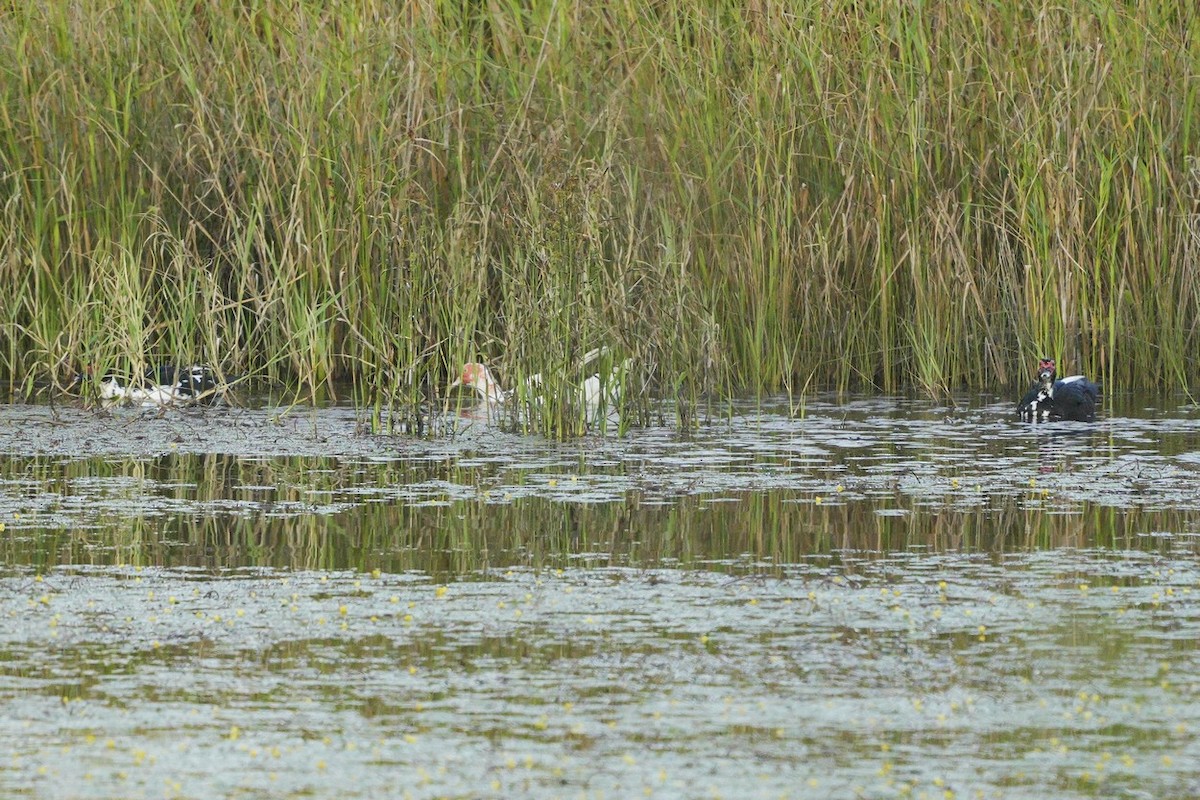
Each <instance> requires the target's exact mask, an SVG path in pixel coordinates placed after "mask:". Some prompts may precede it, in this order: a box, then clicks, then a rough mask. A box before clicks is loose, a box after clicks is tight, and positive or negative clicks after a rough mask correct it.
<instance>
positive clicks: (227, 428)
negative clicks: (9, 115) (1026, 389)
mask: <svg viewBox="0 0 1200 800" xmlns="http://www.w3.org/2000/svg"><path fill="white" fill-rule="evenodd" d="M1011 410H1012V404H1011V402H1009V400H1008V399H1007V398H1004V399H998V398H964V399H963V400H962V402H961V403H960V404H959V405H957V406H950V405H946V406H934V405H932V404H930V403H929V402H928V401H924V400H903V399H874V398H873V399H854V400H849V401H846V400H836V399H833V398H829V399H824V400H817V401H810V402H808V403H807V404H806V406H805V408H804V409H803V414H802V415H793V414H791V413H789V409H788V408H787V406H786V404H782V403H780V404H765V405H761V406H760V405H747V406H745V407H741V408H738V409H736V410H735V413H733V414H732V415H730V416H727V417H723V418H721V419H719V420H715V421H712V422H710V423H708V424H704V425H701V426H699V427H698V428H697V429H696V430H694V431H692V432H690V433H689V434H687V435H680V434H679V433H678V432H677V431H674V430H672V429H670V428H667V427H663V428H657V429H649V430H635V431H632V432H630V433H629V434H628V435H626V436H621V437H618V436H593V437H588V438H586V439H583V440H579V441H574V442H568V443H552V442H547V441H545V440H542V439H539V438H537V437H532V436H523V435H518V434H513V433H506V432H504V431H501V430H499V429H497V428H496V427H495V426H492V425H490V424H487V423H486V422H484V421H480V420H477V419H467V418H458V417H454V418H453V419H452V420H451V423H450V425H449V429H448V430H447V431H445V432H444V435H439V436H436V437H433V438H429V439H418V438H412V437H407V436H380V435H372V434H369V433H364V432H363V430H362V425H361V424H360V423H361V420H360V419H358V418H357V417H356V414H355V412H354V411H353V410H352V409H345V408H324V409H315V410H314V409H305V408H290V409H284V408H275V407H270V408H265V409H232V408H230V409H207V410H203V411H198V410H174V411H168V412H165V413H162V414H156V413H151V412H141V411H137V410H128V409H119V410H114V411H112V412H95V411H86V410H82V409H76V408H57V409H52V408H49V407H47V406H0V524H2V525H3V530H2V531H0V708H2V709H3V712H0V797H5V798H7V797H39V798H40V797H45V798H138V797H147V798H151V797H153V798H163V797H167V798H176V797H178V798H193V797H194V798H207V797H255V798H291V797H321V798H360V797H361V798H381V797H413V798H436V797H453V798H511V797H531V798H557V797H563V798H568V797H569V798H593V797H595V798H601V797H603V798H625V797H635V796H636V797H684V798H693V797H694V798H700V797H704V798H709V797H726V798H741V797H749V798H759V797H761V798H779V797H793V798H809V797H813V798H824V797H828V798H853V797H866V798H892V797H896V798H938V799H939V800H949V799H950V798H975V797H979V798H1046V797H1056V798H1075V797H1139V798H1140V797H1156V798H1158V797H1195V796H1200V767H1198V766H1197V765H1200V740H1198V739H1197V735H1196V734H1197V731H1198V730H1200V697H1198V695H1200V655H1198V652H1200V651H1198V648H1197V637H1198V636H1200V558H1198V554H1197V551H1198V549H1200V538H1198V537H1200V408H1198V407H1197V406H1195V405H1192V404H1190V403H1188V402H1187V401H1184V400H1178V401H1162V400H1156V401H1154V402H1134V401H1132V400H1128V399H1126V400H1123V401H1118V404H1117V405H1116V406H1115V407H1114V408H1112V409H1109V410H1108V412H1107V414H1106V416H1105V418H1104V419H1103V420H1102V421H1100V422H1098V423H1095V424H1092V425H1082V424H1074V423H1060V424H1050V425H1041V426H1031V425H1025V424H1021V423H1018V422H1016V421H1015V420H1013V419H1012V418H1011V415H1010V412H1011Z"/></svg>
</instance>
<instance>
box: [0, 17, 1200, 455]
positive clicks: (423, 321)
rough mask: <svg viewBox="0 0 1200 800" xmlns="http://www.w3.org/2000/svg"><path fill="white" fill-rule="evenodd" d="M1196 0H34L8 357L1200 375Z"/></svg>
mask: <svg viewBox="0 0 1200 800" xmlns="http://www.w3.org/2000/svg"><path fill="white" fill-rule="evenodd" d="M1181 8H1182V5H1181V4H1179V3H1177V2H1173V0H1156V2H1152V3H1149V4H1148V6H1147V7H1146V8H1145V9H1143V8H1141V6H1139V7H1138V9H1136V10H1133V9H1128V8H1125V7H1124V6H1122V5H1121V4H1117V3H1111V2H1110V3H1103V4H1101V7H1100V9H1099V10H1098V11H1097V10H1093V9H1090V8H1089V9H1087V10H1086V13H1083V12H1080V10H1079V9H1077V8H1075V7H1074V6H1072V5H1070V4H1067V5H1063V6H1055V7H1053V8H1051V9H1049V10H1046V11H1045V12H1044V13H1042V12H1039V13H1037V14H1030V13H1029V12H1028V10H1027V9H1025V8H1023V7H1021V6H1018V5H1008V4H1006V5H1001V6H997V5H996V4H995V3H989V2H979V0H971V2H968V3H967V4H966V5H965V6H964V7H963V8H962V13H956V14H943V13H941V12H940V11H939V10H938V9H937V8H927V7H925V6H923V5H918V6H912V5H911V4H873V5H868V6H864V5H863V4H860V3H834V4H832V5H826V6H819V7H818V6H816V5H812V4H810V5H803V4H802V5H801V6H800V7H797V8H796V9H791V10H788V11H787V12H784V11H781V10H772V9H760V8H758V7H757V6H755V7H753V8H750V9H747V8H746V7H745V4H743V3H731V2H722V3H716V4H705V3H697V2H678V3H674V4H667V5H665V6H664V5H663V4H662V3H660V2H650V1H649V0H634V2H632V3H630V4H627V5H626V6H625V10H624V11H622V12H621V13H620V14H619V15H617V16H614V15H613V14H612V13H611V11H610V9H608V8H607V7H602V6H595V7H592V6H589V5H587V4H581V3H574V4H572V3H565V4H564V3H557V4H540V3H532V4H483V5H481V4H478V3H466V4H440V5H439V4H425V5H421V4H418V5H415V6H412V7H411V8H407V9H405V10H404V11H400V12H397V13H395V14H392V15H386V14H379V15H376V14H375V13H374V12H373V11H372V12H368V11H367V10H366V8H365V7H364V6H362V5H360V4H339V5H338V6H336V7H334V8H328V7H326V6H325V5H312V4H304V3H295V4H291V5H286V4H273V5H270V6H262V7H260V6H259V5H252V6H250V7H246V6H245V4H240V5H237V4H235V5H225V4H208V5H201V6H196V5H195V4H166V5H164V6H163V7H161V8H159V7H156V8H155V9H154V11H153V13H140V12H141V11H144V10H145V9H140V10H139V9H133V8H132V7H131V8H128V9H125V10H123V11H122V12H120V13H107V10H103V11H102V10H97V9H91V8H84V9H78V8H74V7H71V6H65V5H63V4H55V3H49V4H23V5H21V6H20V7H19V8H16V9H15V10H14V12H13V13H11V14H6V15H5V16H4V17H3V19H2V20H0V49H2V51H3V52H4V53H5V55H7V56H8V58H7V59H6V63H13V64H20V65H21V69H20V70H17V71H15V72H14V73H13V74H12V75H11V76H9V77H10V78H11V80H9V81H7V82H6V87H7V92H6V94H5V96H4V99H3V103H4V112H5V113H4V118H5V120H6V125H5V127H4V134H3V136H4V138H3V147H2V149H3V152H4V161H5V167H6V169H5V171H4V172H3V175H4V178H3V181H4V195H3V196H4V197H6V198H9V199H10V202H6V203H4V204H3V205H2V206H0V240H2V241H3V242H4V243H5V252H6V253H8V254H9V257H8V258H6V259H4V260H3V261H2V262H0V281H2V282H3V285H5V286H6V287H8V291H7V292H5V293H4V294H3V296H0V326H3V328H4V329H5V330H6V331H8V332H9V334H10V335H9V337H8V338H7V340H6V341H7V347H4V348H2V349H0V379H3V380H5V381H7V382H9V383H12V382H17V383H20V384H22V385H23V386H24V387H25V388H29V385H30V384H31V382H32V379H33V378H34V377H37V378H45V377H49V378H52V379H53V380H55V381H56V382H57V383H58V384H60V385H61V384H64V383H66V382H67V380H68V379H69V378H70V377H71V376H72V375H73V374H74V371H75V369H76V368H77V367H78V366H79V365H80V364H81V363H94V364H95V365H97V367H98V368H99V369H100V370H103V369H105V368H108V367H114V366H127V365H134V366H136V365H138V364H141V363H142V362H143V361H145V360H146V359H149V358H151V357H153V356H156V355H162V354H170V355H172V356H175V357H178V358H180V359H182V360H184V361H185V362H190V361H193V360H195V361H205V362H208V363H211V364H213V365H214V366H216V367H218V368H220V369H222V370H224V371H226V372H227V373H228V374H238V375H249V376H252V377H255V378H265V379H269V380H273V381H279V382H281V383H282V384H284V385H286V386H288V387H289V388H290V389H291V390H292V392H294V393H295V394H296V395H297V396H311V395H313V394H318V393H320V392H327V391H332V390H333V388H334V387H335V386H336V384H335V383H334V379H336V378H350V379H352V380H353V381H354V387H355V388H354V389H353V390H352V391H353V395H354V398H355V400H356V402H358V403H359V404H360V405H362V406H364V407H369V408H372V409H373V410H374V411H375V412H377V413H376V414H375V415H374V418H375V419H383V418H384V416H385V414H384V412H385V411H387V410H390V409H394V408H409V407H411V406H413V405H414V404H415V403H416V402H417V401H420V400H428V399H429V398H430V397H431V396H432V395H434V394H435V393H436V392H437V390H438V389H439V388H440V387H443V386H445V385H446V383H447V380H448V376H450V375H452V374H453V372H454V371H455V370H457V369H458V367H459V365H461V364H462V363H463V362H464V361H466V360H468V359H471V358H474V357H476V356H482V357H486V358H487V359H488V360H489V361H491V362H493V363H494V364H495V365H496V366H497V367H498V368H499V369H500V370H501V372H502V374H503V375H504V376H505V378H506V379H507V380H508V382H509V383H510V384H511V385H515V384H516V383H517V382H518V381H519V379H520V378H522V377H524V376H527V375H530V374H534V373H542V374H543V375H559V374H561V373H562V371H563V369H564V365H569V364H571V363H573V362H574V360H575V359H577V358H578V357H579V355H580V354H582V353H584V352H586V351H587V350H589V349H590V348H592V347H594V346H596V345H599V344H602V343H608V344H610V345H611V346H613V347H614V348H615V349H616V350H617V351H619V352H620V353H621V354H622V355H628V356H630V357H632V358H633V359H634V363H635V364H636V365H637V366H638V369H639V370H644V371H645V373H646V374H645V375H644V376H643V375H641V374H639V376H638V377H639V381H638V383H637V384H636V385H635V387H634V388H635V391H634V392H630V394H631V396H632V398H633V400H634V402H635V407H634V408H632V409H629V411H630V412H631V413H630V415H629V416H630V417H631V418H632V419H640V418H644V416H645V411H646V409H645V407H644V406H640V404H638V403H637V401H639V400H640V393H641V390H642V388H643V387H642V385H641V383H640V379H641V378H643V377H644V378H645V379H646V380H647V381H648V387H647V390H648V391H652V392H654V393H655V394H658V395H661V396H664V397H669V398H673V399H679V400H681V401H682V402H681V403H680V405H679V406H678V409H679V414H680V416H681V417H682V418H684V420H685V421H686V420H687V419H688V418H690V417H691V416H693V414H694V411H695V409H696V407H697V406H699V405H702V404H703V403H704V402H705V401H706V400H707V398H709V397H710V396H711V395H713V394H723V393H730V392H733V393H741V392H753V391H756V390H762V389H777V388H781V387H782V388H785V389H788V390H789V391H791V392H793V393H801V392H803V391H805V390H808V389H811V388H813V387H816V386H836V387H839V388H845V387H847V386H851V385H866V386H882V387H884V388H887V389H893V388H896V387H898V386H917V387H921V388H923V389H927V390H930V391H938V390H942V389H945V388H948V387H958V386H961V385H970V386H984V385H995V384H999V383H1004V384H1009V385H1012V384H1016V383H1023V382H1024V380H1025V377H1026V371H1027V369H1028V364H1029V362H1030V359H1031V358H1033V357H1036V356H1037V355H1041V354H1043V352H1044V351H1050V354H1056V355H1061V356H1062V358H1063V361H1064V363H1069V364H1071V365H1072V366H1073V367H1078V368H1081V369H1086V370H1087V371H1089V372H1091V373H1093V374H1097V373H1099V374H1101V375H1102V377H1103V378H1104V380H1105V383H1106V384H1108V385H1110V386H1122V385H1126V386H1127V385H1155V386H1158V385H1184V384H1186V383H1187V382H1188V381H1189V380H1191V379H1194V378H1195V376H1196V369H1197V367H1196V365H1195V360H1194V359H1192V358H1191V357H1190V355H1191V354H1192V353H1194V352H1195V351H1196V349H1197V347H1196V345H1197V336H1198V335H1200V334H1198V332H1197V329H1196V328H1195V326H1194V325H1193V324H1192V320H1193V319H1194V317H1195V311H1196V302H1197V301H1196V298H1197V296H1198V295H1200V275H1198V273H1197V271H1196V270H1194V269H1192V265H1194V264H1195V263H1196V262H1197V247H1198V245H1197V239H1196V237H1195V235H1194V233H1195V231H1194V219H1193V204H1194V195H1195V183H1196V178H1195V174H1194V170H1193V169H1192V165H1191V164H1190V162H1189V161H1188V157H1189V155H1188V154H1190V153H1192V152H1194V151H1195V150H1196V144H1195V137H1196V136H1197V129H1196V126H1194V125H1193V124H1192V120H1193V119H1194V117H1195V111H1196V103H1195V81H1194V80H1192V70H1193V65H1194V62H1195V60H1196V59H1195V52H1194V50H1195V45H1194V40H1195V37H1189V36H1187V35H1186V24H1187V23H1186V22H1181V21H1180V19H1181V18H1188V17H1187V14H1186V13H1184V12H1183V11H1182V10H1181ZM792 11H794V12H795V14H796V16H794V17H793V16H790V15H791V13H792ZM1093 12H1094V13H1093ZM1143 12H1144V13H1143ZM29 42H42V43H45V46H44V47H36V48H35V47H30V46H29V45H28V43H29ZM1147 54H1153V57H1149V56H1147ZM464 65H469V67H467V66H464ZM247 76H252V78H253V79H252V80H250V81H249V82H248V81H247ZM75 78H77V79H75ZM1147 332H1152V333H1153V335H1152V336H1150V335H1148V333H1147ZM568 417H569V415H568V414H567V413H566V412H565V411H564V410H563V409H557V410H556V409H550V410H549V411H548V420H543V422H544V423H545V424H543V425H538V426H536V427H540V428H543V429H553V430H555V431H558V432H570V431H572V430H573V424H572V423H573V422H574V421H573V420H572V419H569V418H568ZM381 424H382V423H381Z"/></svg>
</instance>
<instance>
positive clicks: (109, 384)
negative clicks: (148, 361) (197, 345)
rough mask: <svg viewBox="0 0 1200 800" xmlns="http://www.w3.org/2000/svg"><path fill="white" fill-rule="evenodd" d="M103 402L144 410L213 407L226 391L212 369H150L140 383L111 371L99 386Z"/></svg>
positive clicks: (199, 367) (200, 367)
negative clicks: (184, 406)
mask: <svg viewBox="0 0 1200 800" xmlns="http://www.w3.org/2000/svg"><path fill="white" fill-rule="evenodd" d="M99 389H100V399H101V400H104V401H107V402H110V403H117V404H123V405H135V406H144V407H154V406H171V405H189V404H191V403H203V404H206V405H208V404H211V403H213V402H215V401H216V400H217V398H218V397H220V396H221V395H222V394H223V392H222V391H221V385H220V384H219V383H218V382H217V377H216V375H215V374H214V373H213V371H212V370H211V369H209V368H208V367H205V366H202V365H200V364H194V365H192V366H190V367H176V366H172V365H169V364H164V365H161V366H157V367H147V368H146V371H145V372H143V373H142V377H141V379H140V380H137V381H130V380H127V379H126V378H125V377H124V376H121V375H118V374H116V373H113V372H110V373H108V374H106V375H105V376H104V378H103V379H102V380H101V381H100V383H99Z"/></svg>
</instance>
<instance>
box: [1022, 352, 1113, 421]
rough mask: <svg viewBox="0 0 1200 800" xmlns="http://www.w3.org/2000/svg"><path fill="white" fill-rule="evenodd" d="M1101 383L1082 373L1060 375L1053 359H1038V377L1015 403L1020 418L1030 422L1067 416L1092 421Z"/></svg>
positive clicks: (1069, 418)
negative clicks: (1067, 376) (1017, 402)
mask: <svg viewBox="0 0 1200 800" xmlns="http://www.w3.org/2000/svg"><path fill="white" fill-rule="evenodd" d="M1099 400H1100V386H1099V385H1098V384H1095V383H1092V382H1091V381H1089V380H1088V379H1087V378H1085V377H1084V376H1082V375H1072V376H1070V377H1069V378H1062V379H1059V377H1058V370H1057V368H1056V367H1055V364H1054V359H1052V358H1043V359H1042V360H1041V361H1039V362H1038V372H1037V380H1035V381H1034V383H1033V386H1032V387H1031V388H1030V390H1029V392H1028V393H1026V395H1025V397H1023V398H1022V399H1021V403H1020V405H1018V406H1017V413H1018V414H1019V415H1020V416H1021V419H1023V420H1026V421H1029V422H1044V421H1046V420H1056V419H1067V420H1075V421H1077V422H1091V421H1092V420H1094V419H1095V418H1096V403H1097V402H1099Z"/></svg>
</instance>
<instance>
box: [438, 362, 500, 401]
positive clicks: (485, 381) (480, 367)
mask: <svg viewBox="0 0 1200 800" xmlns="http://www.w3.org/2000/svg"><path fill="white" fill-rule="evenodd" d="M459 386H469V387H471V388H472V389H474V390H475V392H476V393H477V394H478V395H479V396H480V398H482V399H483V400H488V401H492V402H499V401H500V400H502V399H503V397H504V393H503V392H502V391H501V390H500V384H499V383H497V382H496V378H495V376H493V375H492V371H491V370H490V369H488V368H487V365H485V364H480V363H479V362H478V361H471V362H468V363H466V364H464V365H463V368H462V374H461V375H459V376H458V380H456V381H454V383H452V384H450V388H451V389H456V388H458V387H459Z"/></svg>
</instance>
